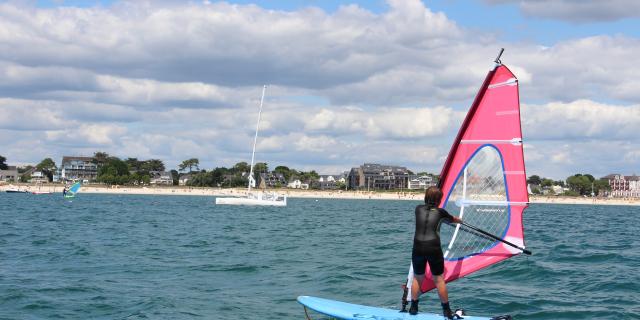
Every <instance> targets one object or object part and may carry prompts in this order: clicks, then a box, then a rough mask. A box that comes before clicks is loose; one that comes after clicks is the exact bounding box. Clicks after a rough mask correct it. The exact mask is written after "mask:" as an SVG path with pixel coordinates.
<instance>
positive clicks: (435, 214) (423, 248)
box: [413, 205, 453, 256]
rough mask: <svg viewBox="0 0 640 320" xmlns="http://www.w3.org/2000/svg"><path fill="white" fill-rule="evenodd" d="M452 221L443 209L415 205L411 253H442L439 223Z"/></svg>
mask: <svg viewBox="0 0 640 320" xmlns="http://www.w3.org/2000/svg"><path fill="white" fill-rule="evenodd" d="M443 219H446V220H449V221H452V220H453V216H452V215H451V214H449V212H447V210H445V209H441V208H435V207H427V206H426V205H419V206H417V207H416V233H415V235H414V237H413V254H414V255H420V256H429V255H437V254H439V255H442V249H441V247H440V223H441V222H442V220H443Z"/></svg>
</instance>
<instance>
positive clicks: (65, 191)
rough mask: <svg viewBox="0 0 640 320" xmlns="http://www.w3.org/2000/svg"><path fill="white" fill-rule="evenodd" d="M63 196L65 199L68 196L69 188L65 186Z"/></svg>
mask: <svg viewBox="0 0 640 320" xmlns="http://www.w3.org/2000/svg"><path fill="white" fill-rule="evenodd" d="M62 196H63V197H66V196H67V186H64V188H63V189H62Z"/></svg>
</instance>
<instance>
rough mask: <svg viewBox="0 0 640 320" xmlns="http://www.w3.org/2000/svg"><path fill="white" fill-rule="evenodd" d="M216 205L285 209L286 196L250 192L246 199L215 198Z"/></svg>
mask: <svg viewBox="0 0 640 320" xmlns="http://www.w3.org/2000/svg"><path fill="white" fill-rule="evenodd" d="M216 204H230V205H249V206H277V207H285V206H287V196H285V195H279V194H276V193H273V192H252V193H249V194H248V195H247V196H246V197H233V198H216Z"/></svg>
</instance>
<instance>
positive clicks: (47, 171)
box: [36, 158, 57, 182]
mask: <svg viewBox="0 0 640 320" xmlns="http://www.w3.org/2000/svg"><path fill="white" fill-rule="evenodd" d="M36 169H38V170H40V171H42V173H43V174H44V175H45V176H47V180H49V182H51V181H52V180H53V173H54V172H55V171H56V169H57V167H56V163H55V161H53V159H51V158H45V159H43V160H42V161H40V163H38V165H36Z"/></svg>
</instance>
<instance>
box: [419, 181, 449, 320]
mask: <svg viewBox="0 0 640 320" xmlns="http://www.w3.org/2000/svg"><path fill="white" fill-rule="evenodd" d="M440 200H442V191H441V190H440V188H438V187H430V188H428V189H427V191H426V192H425V195H424V203H425V204H424V205H419V206H417V207H416V211H415V214H416V231H415V235H414V238H413V250H412V252H411V263H412V264H413V284H412V285H411V307H410V308H409V313H410V314H412V315H415V314H417V313H418V301H419V300H418V298H419V297H420V294H421V293H422V292H421V290H420V284H421V283H422V281H423V280H424V274H425V269H426V264H427V263H429V268H430V270H431V275H432V276H433V281H434V283H435V285H436V288H437V289H438V295H439V296H440V302H441V303H442V311H443V313H444V316H445V317H447V318H448V319H453V313H452V312H451V307H450V306H449V296H448V293H447V285H446V283H445V281H444V257H443V254H442V248H441V246H440V235H439V230H440V223H441V222H442V220H448V221H449V222H452V223H460V222H462V220H460V219H459V218H456V217H454V216H452V215H451V214H449V212H447V211H446V210H444V209H441V208H438V205H439V204H440Z"/></svg>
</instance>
